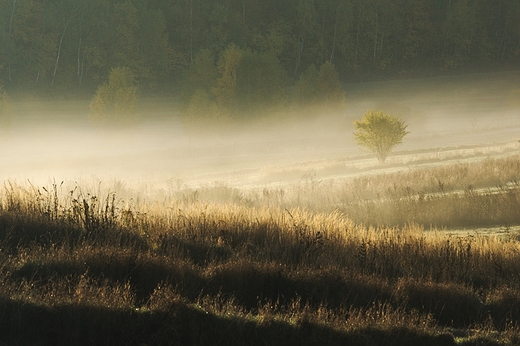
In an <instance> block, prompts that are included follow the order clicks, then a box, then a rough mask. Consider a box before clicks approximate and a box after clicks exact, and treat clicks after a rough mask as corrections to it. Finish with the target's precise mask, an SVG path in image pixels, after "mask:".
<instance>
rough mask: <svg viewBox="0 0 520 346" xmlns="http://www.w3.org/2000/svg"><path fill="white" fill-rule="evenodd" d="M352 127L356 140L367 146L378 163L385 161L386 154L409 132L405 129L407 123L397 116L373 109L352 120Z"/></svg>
mask: <svg viewBox="0 0 520 346" xmlns="http://www.w3.org/2000/svg"><path fill="white" fill-rule="evenodd" d="M354 127H355V129H356V132H354V137H355V139H356V142H357V143H358V144H359V145H360V146H363V147H366V148H368V149H369V150H370V151H371V152H372V153H373V154H374V155H375V156H376V157H377V159H378V160H379V162H380V163H385V160H386V158H387V156H388V154H390V152H391V151H392V149H393V148H394V147H395V146H396V145H398V144H401V143H402V141H403V138H404V137H405V136H406V135H407V134H408V133H409V132H407V131H406V128H407V125H406V124H405V123H404V121H403V120H402V119H400V118H399V117H397V116H394V115H390V114H388V113H385V112H383V111H378V112H376V111H374V110H369V111H367V112H366V113H365V115H364V116H363V118H362V119H361V120H356V121H354Z"/></svg>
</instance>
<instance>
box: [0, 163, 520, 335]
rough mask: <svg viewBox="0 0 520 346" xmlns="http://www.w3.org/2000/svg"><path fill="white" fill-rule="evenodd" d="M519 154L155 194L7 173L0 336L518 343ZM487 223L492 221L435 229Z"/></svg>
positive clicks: (0, 238)
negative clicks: (279, 184)
mask: <svg viewBox="0 0 520 346" xmlns="http://www.w3.org/2000/svg"><path fill="white" fill-rule="evenodd" d="M519 166H520V156H518V155H517V154H513V155H507V156H505V157H502V158H497V159H483V160H477V161H475V162H472V163H465V164H461V163H454V164H450V165H444V166H434V167H430V168H416V169H413V170H409V171H400V172H394V173H379V174H372V175H366V176H361V177H357V178H352V179H350V180H348V181H346V182H344V183H343V185H342V187H341V188H339V187H335V186H324V185H320V184H323V182H320V181H319V180H317V179H315V178H313V177H307V178H305V179H302V181H301V182H299V183H298V184H295V185H292V186H286V188H285V189H283V188H274V189H269V188H263V189H256V190H255V189H239V188H236V187H230V186H226V185H214V186H208V187H205V188H198V189H195V188H187V187H182V185H179V187H178V189H171V190H170V191H168V192H167V193H166V192H163V193H164V194H163V195H162V196H161V197H160V198H156V199H154V200H151V199H149V200H146V199H144V198H141V199H140V198H132V197H130V196H131V195H132V191H131V190H130V189H128V188H125V186H124V184H121V183H118V184H115V185H114V186H104V185H103V184H98V185H90V186H79V185H77V184H76V183H73V182H63V183H62V182H56V183H54V184H50V185H49V186H46V187H43V186H41V187H40V186H35V185H31V184H29V183H27V184H16V183H14V182H9V181H7V182H6V183H4V186H3V188H2V192H1V197H0V232H1V233H0V242H1V249H2V250H1V252H0V280H1V283H2V284H1V286H0V287H1V288H0V299H1V301H2V304H1V308H0V319H1V325H2V326H3V327H2V329H3V332H2V334H1V336H0V339H1V340H0V341H1V342H3V343H5V344H9V345H10V344H13V345H15V344H31V343H38V344H42V345H51V344H53V345H59V344H62V345H68V344H85V345H87V344H89V345H91V344H136V345H137V344H184V345H195V344H227V345H243V344H252V345H256V344H258V345H264V344H269V345H287V344H295V345H296V344H298V345H311V344H316V343H320V344H351V345H383V344H384V345H391V344H395V345H397V344H399V345H419V344H420V345H455V344H460V345H484V344H485V345H516V344H518V343H520V329H519V328H520V327H519V322H520V314H519V311H520V310H519V309H518V306H520V293H519V292H520V280H519V279H520V275H519V274H520V251H519V250H520V233H519V232H518V231H517V228H516V226H517V225H520V214H519V213H518V205H519V200H520V184H519V183H518V181H520V169H519ZM419 177H420V179H419ZM459 186H466V188H465V189H459V188H458V187H459ZM134 192H135V191H134ZM120 196H129V197H124V198H123V197H120ZM158 196H159V195H158ZM482 226H486V227H489V228H492V227H495V228H494V229H495V231H496V230H497V228H496V227H498V228H499V229H500V230H502V231H501V232H494V233H493V234H489V232H488V233H479V232H471V231H466V232H455V233H453V232H450V231H449V230H448V227H449V229H455V228H457V229H459V230H460V229H466V230H471V229H475V228H476V227H482Z"/></svg>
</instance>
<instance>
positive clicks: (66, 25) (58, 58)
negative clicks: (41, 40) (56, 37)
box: [51, 7, 76, 85]
mask: <svg viewBox="0 0 520 346" xmlns="http://www.w3.org/2000/svg"><path fill="white" fill-rule="evenodd" d="M75 10H76V7H74V8H72V11H71V12H70V16H69V19H68V20H67V22H66V23H65V26H64V27H63V32H62V34H61V38H60V44H59V45H58V54H57V55H56V63H55V64H54V73H53V74H52V81H51V85H54V80H55V79H56V71H58V64H59V62H60V55H61V44H62V43H63V38H64V37H65V33H66V32H67V27H68V26H69V23H70V21H71V19H72V15H73V14H74V11H75Z"/></svg>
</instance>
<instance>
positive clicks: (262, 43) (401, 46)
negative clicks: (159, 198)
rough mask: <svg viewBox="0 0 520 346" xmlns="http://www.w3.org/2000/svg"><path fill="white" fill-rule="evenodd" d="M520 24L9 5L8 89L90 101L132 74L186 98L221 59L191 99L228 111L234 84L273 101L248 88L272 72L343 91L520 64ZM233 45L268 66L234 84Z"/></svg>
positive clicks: (144, 6)
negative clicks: (325, 71) (200, 95)
mask: <svg viewBox="0 0 520 346" xmlns="http://www.w3.org/2000/svg"><path fill="white" fill-rule="evenodd" d="M518 18H520V2H519V1H517V0H415V1H407V0H385V1H378V0H328V1H313V0H284V1H276V0H265V1H257V0H240V1H239V0H178V1H169V0H53V1H46V0H5V1H2V2H0V80H2V81H3V82H4V84H5V86H6V88H7V89H8V90H9V89H22V90H36V91H38V90H48V89H49V88H51V89H53V88H54V89H58V90H67V91H71V90H72V91H74V90H77V91H88V92H92V91H94V90H95V89H96V88H97V86H98V85H99V84H100V83H103V82H104V81H106V80H107V78H108V74H109V72H110V71H111V69H113V68H118V67H123V66H126V67H128V68H129V69H131V71H132V73H133V74H134V75H135V81H136V83H137V84H138V85H139V87H140V89H141V90H142V91H143V92H145V91H154V90H159V88H160V87H161V86H164V85H169V86H174V87H175V88H174V90H177V92H178V93H180V90H183V89H184V87H185V85H183V84H182V83H183V81H187V80H189V81H190V83H193V82H194V80H193V79H186V78H183V76H185V74H186V72H187V71H189V70H190V69H193V68H195V69H200V68H201V67H203V66H202V65H200V64H201V62H204V63H206V62H207V59H206V58H207V57H212V59H213V62H214V63H215V64H216V65H215V67H216V68H217V70H220V72H221V73H220V75H219V76H217V77H215V78H217V79H218V82H216V85H215V83H214V81H212V83H211V84H212V85H211V87H210V88H211V90H208V89H207V88H208V86H207V83H206V81H203V80H200V83H201V85H197V86H196V87H193V85H190V88H192V89H193V92H195V91H196V90H198V89H202V90H204V91H205V92H206V93H207V94H208V95H209V96H211V97H215V98H217V99H218V100H219V101H218V102H220V103H221V105H222V102H224V103H227V104H228V105H227V106H229V102H231V100H230V97H232V95H230V94H229V92H230V89H229V86H230V85H231V84H229V83H238V84H240V85H244V86H245V89H240V90H241V92H243V95H242V96H243V97H249V98H250V99H251V102H252V103H255V102H260V101H261V100H262V99H263V98H265V97H269V95H268V93H267V90H265V85H266V83H268V79H267V77H266V78H265V79H262V80H260V84H262V85H264V86H262V87H261V86H259V87H258V89H257V90H251V89H248V88H249V85H250V84H251V81H252V80H254V78H257V77H258V76H259V75H258V73H259V71H260V70H262V69H264V70H265V71H271V72H270V73H276V74H278V73H279V72H280V71H283V73H282V74H281V76H283V78H280V79H279V80H276V81H273V82H275V83H277V84H278V85H280V87H286V86H287V85H288V84H290V83H293V84H294V83H296V82H297V81H299V80H300V78H301V77H302V76H305V75H307V77H309V75H308V74H309V73H313V72H312V71H311V72H309V71H310V70H309V69H310V68H311V66H316V69H317V70H318V71H319V70H320V68H321V66H323V65H325V64H326V63H329V64H331V65H333V66H334V68H335V73H337V76H338V79H339V80H340V81H341V82H342V83H345V82H352V81H359V80H366V79H368V78H376V77H380V76H385V77H388V76H393V75H403V74H405V75H406V74H417V73H421V71H428V72H431V73H434V74H436V73H446V71H450V70H457V71H465V70H468V69H474V68H496V67H505V66H518V65H519V63H520V24H519V23H520V21H518ZM231 46H234V47H236V49H237V50H238V51H240V52H241V54H242V56H243V57H242V59H241V63H243V64H244V65H243V66H246V65H248V66H249V65H251V64H255V65H256V64H258V65H259V66H261V67H259V69H255V70H251V71H248V73H249V74H248V75H246V74H244V75H242V76H241V75H240V70H241V67H240V66H239V65H240V64H238V62H237V61H235V62H234V63H235V65H236V66H234V65H229V66H228V67H229V68H234V69H236V73H237V76H236V81H233V80H229V78H232V79H233V78H234V75H233V73H234V72H232V71H229V72H230V73H231V74H227V75H225V74H223V73H222V72H223V70H221V69H222V68H224V67H223V65H221V63H222V60H221V59H219V57H223V56H224V55H226V52H228V53H230V52H229V49H230V47H231ZM201 52H202V53H201ZM201 54H205V55H204V57H205V59H206V60H203V61H201V60H200V58H201ZM234 58H238V56H235V57H234ZM227 59H228V60H227V63H231V61H230V59H231V56H228V58H227ZM224 60H226V59H224ZM194 64H199V65H198V66H195V67H193V65H194ZM275 65H277V66H275ZM242 69H243V70H245V68H244V67H242ZM275 71H278V72H275ZM199 72H200V71H199ZM226 73H227V72H226ZM255 74H256V77H255ZM226 83H227V84H226ZM248 83H249V84H248ZM215 88H216V89H215ZM262 88H264V89H262ZM261 89H262V90H261ZM170 90H171V88H170ZM212 90H213V91H212ZM192 95H193V93H192V94H190V96H189V97H188V99H189V98H191V96H192ZM242 96H240V95H236V94H235V95H234V96H233V97H235V98H237V97H239V98H241V97H242ZM225 98H227V99H226V100H225ZM235 101H236V102H238V103H235V106H239V107H244V104H243V100H241V99H238V100H235ZM241 102H242V104H241Z"/></svg>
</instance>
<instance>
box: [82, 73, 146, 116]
mask: <svg viewBox="0 0 520 346" xmlns="http://www.w3.org/2000/svg"><path fill="white" fill-rule="evenodd" d="M137 100H138V94H137V87H136V86H135V83H134V76H133V74H132V72H131V71H130V69H129V68H128V67H117V68H113V69H112V70H110V74H109V75H108V83H106V84H103V85H101V86H99V87H98V89H97V91H96V94H95V95H94V97H93V98H92V101H91V102H90V110H91V118H92V119H93V120H95V121H98V122H104V123H106V122H120V121H129V120H133V117H134V115H135V109H136V105H137Z"/></svg>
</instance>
